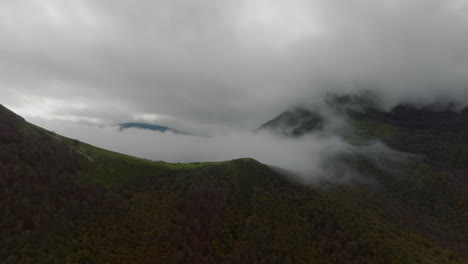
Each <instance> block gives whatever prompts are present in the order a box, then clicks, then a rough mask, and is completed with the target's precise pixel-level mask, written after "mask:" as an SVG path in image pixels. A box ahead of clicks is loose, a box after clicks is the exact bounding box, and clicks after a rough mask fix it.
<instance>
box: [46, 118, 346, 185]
mask: <svg viewBox="0 0 468 264" xmlns="http://www.w3.org/2000/svg"><path fill="white" fill-rule="evenodd" d="M41 125H44V126H46V127H48V128H49V129H51V130H53V131H55V132H56V133H59V134H62V135H66V136H67V137H70V138H75V139H78V140H80V141H83V142H86V143H89V144H92V145H95V146H98V147H101V148H105V149H109V150H112V151H116V152H121V153H125V154H129V155H133V156H136V157H141V158H146V159H150V160H162V161H166V162H203V161H224V160H231V159H236V158H245V157H250V158H254V159H256V160H258V161H260V162H262V163H265V164H268V165H273V166H275V167H280V168H282V169H286V170H290V171H292V172H297V173H300V175H301V176H302V177H305V178H308V179H313V178H319V177H322V176H324V174H325V171H324V168H323V166H322V164H323V162H324V161H325V160H329V159H330V158H332V157H334V156H337V155H339V154H342V153H346V152H349V149H350V145H348V144H347V143H345V142H344V141H343V140H342V139H341V138H340V137H338V136H324V135H318V134H311V135H307V136H304V137H301V138H300V139H293V138H285V137H279V136H276V135H273V134H271V133H269V132H258V133H255V132H250V131H243V132H240V131H238V132H232V133H227V134H224V135H216V136H212V137H200V136H193V135H180V134H174V133H171V132H164V133H162V132H155V131H150V130H144V129H138V128H130V129H125V130H122V131H119V129H118V128H117V127H103V128H100V127H96V126H89V125H83V124H77V123H73V122H49V123H42V124H41Z"/></svg>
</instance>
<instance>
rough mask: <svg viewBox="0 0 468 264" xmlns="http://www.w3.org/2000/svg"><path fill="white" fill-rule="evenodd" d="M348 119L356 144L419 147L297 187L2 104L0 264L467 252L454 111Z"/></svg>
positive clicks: (386, 258)
mask: <svg viewBox="0 0 468 264" xmlns="http://www.w3.org/2000/svg"><path fill="white" fill-rule="evenodd" d="M397 114H398V113H397ZM421 115H425V113H421ZM405 116H408V115H407V114H405ZM450 116H452V114H450ZM350 118H351V121H352V122H351V123H352V124H353V129H352V130H351V131H349V133H347V134H346V135H345V137H346V138H347V140H349V141H350V142H354V143H353V144H367V143H366V142H368V141H369V140H372V139H380V140H383V141H384V142H385V143H386V144H388V145H389V146H391V147H393V148H395V149H399V150H401V151H405V152H410V153H414V154H417V156H415V157H414V158H410V159H407V160H406V159H405V160H404V161H403V162H399V163H397V164H395V165H394V166H398V168H397V169H396V170H386V169H385V166H379V164H377V163H375V162H374V161H373V160H371V159H369V158H368V157H367V156H365V155H361V156H360V155H356V156H352V157H345V162H346V164H347V165H348V166H350V167H349V168H350V169H352V170H354V171H356V172H358V173H359V174H361V175H362V176H363V177H367V178H369V179H373V180H374V181H375V182H376V184H364V185H351V184H332V183H329V182H328V183H327V182H323V183H322V184H321V185H318V186H317V185H313V186H306V185H302V184H299V183H297V182H295V181H294V180H292V179H290V178H288V177H286V176H284V175H281V174H280V173H279V172H277V171H275V170H273V169H271V168H270V167H268V166H266V165H264V164H261V163H259V162H257V161H255V160H253V159H238V160H233V161H226V162H219V163H193V164H171V163H164V162H153V161H148V160H143V159H138V158H134V157H129V156H126V155H122V154H118V153H114V152H110V151H106V150H103V149H99V148H95V147H93V146H90V145H87V144H84V143H81V142H78V141H76V140H71V139H67V138H64V137H61V136H58V135H55V134H54V133H52V132H49V131H46V130H43V129H41V128H39V127H36V126H34V125H32V124H29V123H27V122H26V121H24V119H22V118H21V117H19V116H17V115H15V114H14V113H12V112H10V111H9V110H8V109H6V108H4V107H3V106H0V203H1V208H2V209H3V215H2V217H1V218H0V232H1V233H0V235H1V239H0V263H464V262H466V260H467V259H468V245H467V240H468V234H467V230H468V226H467V221H466V220H467V219H468V212H467V198H466V197H467V196H466V194H467V188H466V187H467V176H466V175H467V172H468V168H467V166H468V163H466V158H467V157H468V156H467V155H465V154H466V151H467V149H468V148H467V147H468V137H467V135H466V132H465V131H466V130H465V129H464V128H465V127H464V125H463V124H461V123H463V122H464V121H463V122H462V121H460V122H461V123H460V124H459V123H458V121H454V122H453V123H452V122H448V121H447V122H445V121H442V120H446V119H447V118H446V117H444V118H441V119H440V125H435V124H434V125H417V126H415V127H413V126H412V124H413V123H414V122H412V121H408V122H406V121H404V120H403V119H399V118H396V117H395V116H393V114H386V113H383V112H372V113H371V112H368V113H365V114H363V113H354V114H352V115H350ZM457 118H458V117H457ZM457 118H455V117H454V119H456V120H458V119H457ZM417 120H424V119H423V118H419V117H418V118H417ZM433 120H434V119H433V117H431V118H428V119H427V121H425V122H427V123H432V122H437V121H433ZM460 120H464V119H463V118H461V119H460ZM407 123H409V124H411V125H409V124H407ZM436 124H439V123H436ZM454 124H456V125H454ZM445 126H446V128H443V129H439V127H445Z"/></svg>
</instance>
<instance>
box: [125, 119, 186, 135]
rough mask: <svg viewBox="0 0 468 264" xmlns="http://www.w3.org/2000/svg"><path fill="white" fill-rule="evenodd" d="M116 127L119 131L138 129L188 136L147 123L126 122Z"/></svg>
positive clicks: (165, 127)
mask: <svg viewBox="0 0 468 264" xmlns="http://www.w3.org/2000/svg"><path fill="white" fill-rule="evenodd" d="M118 126H119V130H120V131H122V130H124V129H128V128H139V129H147V130H152V131H159V132H162V133H164V132H166V131H170V132H172V133H174V134H183V135H189V133H185V132H181V131H178V130H175V129H172V128H170V127H167V126H160V125H155V124H148V123H138V122H128V123H122V124H118Z"/></svg>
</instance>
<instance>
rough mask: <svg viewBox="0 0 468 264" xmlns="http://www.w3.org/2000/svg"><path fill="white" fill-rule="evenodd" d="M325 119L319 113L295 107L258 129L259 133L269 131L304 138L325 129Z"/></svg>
mask: <svg viewBox="0 0 468 264" xmlns="http://www.w3.org/2000/svg"><path fill="white" fill-rule="evenodd" d="M323 121H324V120H323V118H322V116H320V115H319V114H317V113H314V112H312V111H310V110H307V109H305V108H301V107H295V108H292V109H290V110H287V111H285V112H283V113H281V114H280V115H279V116H277V117H275V118H273V119H272V120H270V121H268V122H266V123H265V124H263V125H261V126H260V127H258V128H257V131H261V130H269V131H272V132H274V133H276V134H280V135H284V136H294V137H298V136H302V135H304V134H307V133H310V132H312V131H316V130H320V129H322V128H323Z"/></svg>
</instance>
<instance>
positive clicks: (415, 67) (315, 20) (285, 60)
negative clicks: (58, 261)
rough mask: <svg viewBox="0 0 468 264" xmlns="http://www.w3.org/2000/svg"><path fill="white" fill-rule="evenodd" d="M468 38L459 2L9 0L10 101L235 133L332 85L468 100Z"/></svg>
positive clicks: (82, 116)
mask: <svg viewBox="0 0 468 264" xmlns="http://www.w3.org/2000/svg"><path fill="white" fill-rule="evenodd" d="M466 32H468V4H467V3H466V2H465V1H459V0H448V1H439V0H409V1H403V0H379V1H375V0H357V1H350V2H344V1H329V0H309V1H307V0H288V1H286V0H278V1H266V0H241V1H233V0H206V1H196V2H195V1H189V0H161V1H149V0H141V1H138V2H132V3H130V2H129V1H124V0H112V1H111V0H103V1H92V0H60V1H59V0H47V1H45V0H22V1H17V0H4V1H1V3H0V38H1V40H2V41H1V42H0V98H1V99H2V103H3V104H5V105H7V106H8V107H10V108H12V109H13V110H17V109H23V110H24V109H29V110H28V111H23V112H24V115H26V116H38V115H39V114H40V115H41V116H42V117H43V118H48V119H51V118H58V119H74V120H76V121H79V122H83V120H94V121H97V122H100V123H104V124H113V123H118V122H124V121H131V120H132V119H133V117H134V116H135V115H138V114H141V113H146V114H150V115H157V116H169V117H171V118H170V119H171V122H174V123H178V124H183V125H185V126H186V127H189V128H198V129H200V130H205V131H206V130H208V131H221V132H223V133H225V132H226V131H230V130H244V129H248V128H249V129H251V128H255V127H257V126H258V125H259V124H261V123H263V122H264V121H266V120H268V119H271V118H273V117H274V116H275V115H277V114H278V113H280V112H281V111H283V110H284V109H287V108H288V107H289V106H290V105H292V104H297V103H301V102H302V103H307V104H310V102H312V101H314V100H316V98H318V97H320V96H321V95H322V94H323V93H325V92H329V91H337V92H354V91H358V90H361V89H364V88H365V89H370V90H372V91H374V92H376V93H377V94H379V95H380V96H381V97H382V98H384V103H385V104H386V105H387V106H389V105H392V104H395V103H397V102H401V101H410V102H423V103H424V102H431V101H434V100H440V99H444V100H453V99H456V100H459V101H461V102H462V103H466V102H467V101H468V98H467V97H468V93H466V91H467V89H468V85H467V84H468V75H467V74H466V73H467V72H468V35H467V34H466ZM37 98H45V99H44V100H46V99H47V100H52V101H60V102H63V103H61V106H60V107H55V108H54V109H50V108H45V107H50V105H47V104H46V105H42V104H40V103H36V104H31V102H32V101H35V100H36V99H37ZM77 104H78V105H80V104H84V105H86V108H79V109H77V108H76V107H75V106H76V105H77ZM32 106H34V107H32ZM70 117H73V118H70Z"/></svg>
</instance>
